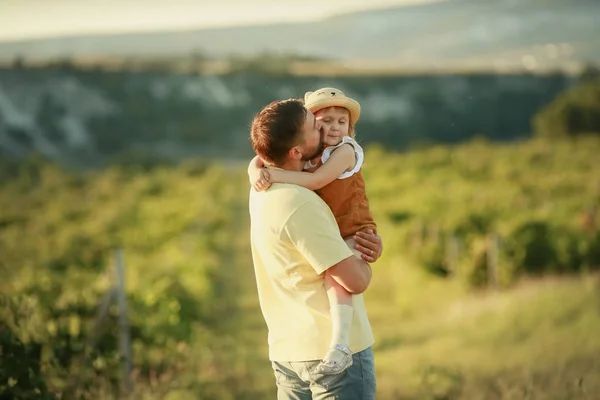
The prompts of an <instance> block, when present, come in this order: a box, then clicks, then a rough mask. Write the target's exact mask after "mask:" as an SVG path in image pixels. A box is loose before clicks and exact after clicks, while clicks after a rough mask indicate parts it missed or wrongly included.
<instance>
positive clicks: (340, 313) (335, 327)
mask: <svg viewBox="0 0 600 400" xmlns="http://www.w3.org/2000/svg"><path fill="white" fill-rule="evenodd" d="M353 317H354V309H353V308H352V306H348V305H338V306H335V307H332V308H331V323H332V332H331V343H330V345H329V346H330V349H329V351H328V352H327V355H326V356H325V358H324V360H326V361H337V360H340V359H341V358H342V356H343V353H342V352H341V351H339V350H336V349H335V346H336V345H341V346H344V347H350V327H351V326H352V318H353Z"/></svg>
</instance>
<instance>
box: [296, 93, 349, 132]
mask: <svg viewBox="0 0 600 400" xmlns="http://www.w3.org/2000/svg"><path fill="white" fill-rule="evenodd" d="M304 106H305V107H306V108H308V109H309V110H310V111H311V112H313V113H316V112H317V111H319V110H322V109H324V108H327V107H344V108H346V109H347V110H348V111H349V112H350V122H351V124H352V125H355V124H356V121H358V117H360V104H358V102H357V101H356V100H354V99H351V98H350V97H346V95H345V94H344V92H342V91H341V90H339V89H336V88H329V87H328V88H323V89H319V90H315V91H314V92H306V94H304Z"/></svg>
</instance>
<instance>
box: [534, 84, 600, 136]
mask: <svg viewBox="0 0 600 400" xmlns="http://www.w3.org/2000/svg"><path fill="white" fill-rule="evenodd" d="M533 128H534V131H535V134H536V135H537V136H540V137H558V136H567V137H575V136H579V135H582V134H589V133H600V78H596V79H592V80H588V81H584V82H583V83H581V84H580V85H578V86H576V87H574V88H572V89H570V90H568V91H566V92H564V93H562V94H561V95H559V96H558V97H557V98H556V99H555V100H554V101H553V102H552V103H550V104H549V105H547V106H546V107H544V108H543V109H542V110H540V111H539V112H538V113H537V114H536V115H535V116H534V117H533Z"/></svg>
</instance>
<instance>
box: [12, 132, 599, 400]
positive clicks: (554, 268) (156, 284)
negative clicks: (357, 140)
mask: <svg viewBox="0 0 600 400" xmlns="http://www.w3.org/2000/svg"><path fill="white" fill-rule="evenodd" d="M598 154H600V140H598V139H597V138H581V139H579V140H577V141H555V142H552V143H550V142H545V141H528V142H521V143H512V144H490V143H486V142H472V143H467V144H464V145H460V146H456V147H441V146H439V147H430V148H423V149H415V150H413V151H411V152H408V153H404V154H401V153H390V152H387V151H385V150H383V149H381V148H377V147H372V148H369V150H368V152H367V163H366V165H365V173H364V175H365V180H366V183H367V190H368V194H369V198H370V200H371V205H372V209H373V212H374V215H375V219H376V221H377V222H378V225H379V230H380V234H381V235H382V236H383V238H384V246H385V250H384V255H383V256H382V258H381V259H380V260H379V261H378V262H377V263H376V264H374V266H373V269H374V278H373V282H372V284H371V287H370V288H369V290H368V291H367V293H366V295H365V297H366V301H367V307H368V311H369V314H370V318H371V321H372V324H373V327H374V331H375V336H376V341H377V342H376V345H375V348H374V350H375V356H376V369H377V377H378V392H379V393H378V398H380V399H469V400H471V399H594V398H598V393H600V335H598V332H600V279H599V276H598V274H597V272H596V271H597V268H598V266H600V234H598V232H597V229H596V230H594V228H593V224H591V225H590V223H589V221H590V220H593V218H592V217H594V218H596V221H597V220H598V215H597V213H598V211H597V208H596V209H595V210H596V211H593V210H594V208H593V207H594V205H596V204H598V200H599V195H600V186H599V185H600V180H599V177H600V161H599V160H600V158H599V157H598ZM244 170H245V166H244V165H237V164H236V165H224V164H220V165H217V164H214V165H213V164H210V165H209V164H203V163H202V162H194V163H188V164H182V165H179V166H157V167H154V168H151V169H143V168H136V167H134V166H131V165H128V166H113V167H111V168H108V169H105V170H102V171H97V172H89V173H85V174H79V173H78V174H75V173H68V172H65V171H61V170H60V169H58V168H57V167H55V166H53V165H51V164H47V163H45V162H43V161H41V160H39V159H33V160H30V161H29V162H28V163H27V164H21V165H18V166H16V165H11V164H9V163H8V162H5V163H4V164H3V165H2V167H1V168H0V171H1V172H0V178H1V179H0V182H2V183H1V184H0V254H2V257H0V274H1V276H2V278H3V279H2V280H1V281H0V293H2V297H1V300H2V303H1V305H2V307H1V308H0V346H2V363H1V364H0V398H22V399H34V398H47V399H50V398H54V397H60V396H61V395H63V398H67V396H66V395H64V393H67V394H68V396H71V398H78V396H79V395H80V396H82V398H85V399H98V398H99V399H113V398H123V396H120V395H119V394H118V388H119V380H120V364H119V354H118V351H117V348H118V347H117V318H116V317H117V316H116V308H112V309H111V311H110V316H109V320H108V321H107V322H106V323H105V324H104V326H103V329H101V330H98V329H94V327H93V321H94V315H95V313H96V308H97V305H98V302H99V301H100V299H101V298H102V296H103V295H104V293H106V291H107V290H108V289H109V287H110V284H111V282H113V281H114V279H113V275H114V273H113V270H112V268H113V265H112V264H113V257H114V249H115V248H117V247H120V248H122V249H123V250H124V254H125V266H126V271H127V275H126V278H127V294H128V297H127V299H128V302H129V316H130V325H131V332H132V340H133V356H134V362H135V369H134V372H133V384H134V386H133V392H132V393H131V395H130V398H132V399H149V400H152V399H169V400H178V399H181V400H187V399H197V398H202V399H246V398H248V399H264V398H273V397H274V396H273V393H274V379H273V377H272V372H271V369H270V365H269V362H268V361H267V360H266V355H267V351H266V328H265V325H264V322H263V320H262V316H261V314H260V310H259V308H258V302H257V298H256V289H255V286H254V276H253V270H252V263H251V258H250V253H249V242H248V240H249V238H248V233H249V230H248V228H249V227H248V211H247V197H248V184H247V181H246V177H245V172H244ZM590 210H592V211H590ZM594 212H595V214H594ZM585 221H588V222H585ZM491 234H493V235H495V236H496V237H498V238H499V241H498V243H499V245H498V246H497V248H496V250H497V251H496V253H497V255H496V256H495V257H493V258H490V256H489V254H490V253H489V252H490V248H489V247H488V243H489V241H488V238H489V237H490V235H491ZM450 242H452V243H456V251H454V252H453V253H452V254H451V255H449V254H450V253H449V252H448V243H450ZM492 264H493V267H494V268H493V269H490V266H491V265H492ZM490 271H494V273H493V276H490V273H491V272H490ZM491 278H493V279H491ZM490 282H493V286H491V287H490V286H489V283H490ZM94 335H95V336H96V337H97V341H96V342H95V343H94V345H93V346H89V343H88V342H87V341H88V340H89V338H90V336H94ZM86 354H87V357H86V356H85V355H86ZM46 389H47V390H46ZM44 393H45V394H44Z"/></svg>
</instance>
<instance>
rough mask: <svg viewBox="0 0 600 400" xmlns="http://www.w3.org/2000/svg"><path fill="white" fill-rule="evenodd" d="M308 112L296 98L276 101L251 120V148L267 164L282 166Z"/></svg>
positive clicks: (297, 138) (297, 137)
mask: <svg viewBox="0 0 600 400" xmlns="http://www.w3.org/2000/svg"><path fill="white" fill-rule="evenodd" d="M306 113H307V110H306V108H304V103H303V102H302V100H299V99H287V100H277V101H274V102H272V103H271V104H269V105H267V106H266V107H265V108H263V109H262V110H261V111H260V112H259V113H258V114H256V116H255V117H254V119H253V120H252V128H251V130H250V141H251V142H252V148H253V149H254V151H255V152H256V154H258V156H259V157H260V158H261V159H262V160H263V161H264V162H266V163H267V164H271V165H277V166H278V165H281V164H283V163H284V162H285V157H286V155H287V153H288V151H289V150H290V149H291V148H292V147H294V146H296V145H297V144H298V142H299V138H300V133H301V132H302V128H303V126H304V122H305V120H306Z"/></svg>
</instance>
